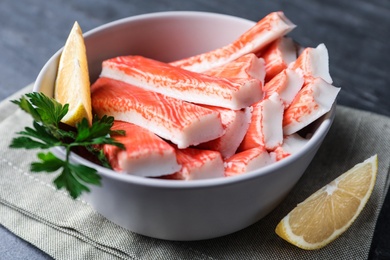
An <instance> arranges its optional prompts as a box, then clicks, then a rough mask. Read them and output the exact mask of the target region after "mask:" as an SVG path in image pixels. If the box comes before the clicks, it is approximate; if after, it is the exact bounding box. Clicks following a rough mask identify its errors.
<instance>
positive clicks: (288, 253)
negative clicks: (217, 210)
mask: <svg viewBox="0 0 390 260" xmlns="http://www.w3.org/2000/svg"><path fill="white" fill-rule="evenodd" d="M30 90H31V86H29V87H26V88H25V89H23V90H22V91H21V92H19V93H17V94H15V95H14V96H13V97H11V98H10V99H16V98H19V97H20V95H21V93H23V92H26V91H30ZM31 121H32V120H31V119H30V117H29V116H28V115H27V114H25V113H24V112H22V111H20V110H19V109H17V107H16V105H14V104H12V103H10V102H9V101H8V100H6V101H3V102H2V103H0V136H1V139H0V223H1V224H2V225H4V226H5V227H6V228H8V229H9V230H10V231H11V232H13V233H14V234H16V235H17V236H19V237H21V238H23V239H25V240H27V241H29V242H30V243H32V244H33V245H35V246H37V247H38V248H40V249H42V250H43V251H45V252H46V253H48V254H49V255H51V256H53V257H54V258H56V259H366V258H367V256H368V253H369V249H370V244H371V240H372V236H373V232H374V227H375V223H376V220H377V217H378V214H379V211H380V208H381V205H382V203H383V199H384V197H385V194H386V191H387V189H388V186H389V180H388V179H389V178H388V177H389V164H390V163H389V161H390V146H389V145H388V144H389V143H390V119H389V118H386V117H383V116H379V115H376V114H372V113H369V112H363V111H359V110H355V109H350V108H346V107H343V106H338V107H337V115H336V118H335V121H334V124H333V126H332V128H331V130H330V132H329V135H328V136H327V137H326V139H325V141H324V143H323V145H322V146H321V148H320V150H319V151H318V153H317V155H316V156H315V158H314V160H313V162H312V163H311V164H310V166H309V168H308V169H307V171H306V172H305V173H304V175H303V176H302V178H301V179H300V181H299V182H298V184H297V185H296V186H295V187H294V189H293V190H292V191H291V193H290V195H289V196H288V197H287V198H286V199H285V200H284V201H283V202H282V204H281V205H280V206H279V207H277V208H276V209H275V210H274V211H273V212H271V213H270V214H269V215H268V216H266V217H265V218H263V219H262V220H260V221H259V222H257V223H256V224H254V225H252V226H250V227H248V228H246V229H244V230H241V231H239V232H236V233H234V234H231V235H228V236H225V237H221V238H216V239H211V240H204V241H196V242H176V241H164V240H158V239H153V238H149V237H145V236H141V235H137V234H134V233H132V232H130V231H127V230H125V229H123V228H121V227H119V226H117V225H115V224H113V223H111V222H109V221H108V220H106V219H105V218H104V217H102V216H101V215H99V214H98V213H96V212H95V211H94V210H93V209H92V208H91V207H90V206H89V205H88V204H87V203H86V202H84V201H82V200H72V199H71V198H70V197H69V196H68V195H67V194H66V193H64V192H61V191H56V190H55V188H54V186H53V185H52V183H51V181H52V178H53V176H51V175H48V174H32V173H31V172H29V170H28V169H29V164H30V163H31V161H33V160H36V152H37V151H36V150H35V151H25V150H19V149H18V150H11V149H9V148H8V146H9V143H10V141H11V139H12V138H13V137H14V136H15V132H17V131H20V130H22V129H23V127H24V126H25V125H27V124H30V123H31ZM375 153H377V154H378V157H379V173H378V178H377V183H376V186H375V189H374V191H373V194H372V196H371V198H370V200H369V201H368V204H367V205H366V207H365V208H364V210H363V212H362V214H361V215H360V216H359V217H358V218H357V220H356V221H355V223H354V224H353V225H352V226H351V227H350V229H349V230H347V231H346V232H345V233H344V234H343V235H342V236H341V237H340V238H338V239H337V240H336V241H334V242H333V243H331V244H330V245H328V246H327V247H325V248H323V249H320V250H316V251H305V250H301V249H299V248H296V247H294V246H292V245H290V244H288V243H287V242H285V241H283V240H282V239H280V238H279V237H278V236H277V235H276V234H275V233H274V229H275V226H276V225H277V223H278V222H279V221H280V220H281V219H282V218H283V216H285V215H286V214H287V213H288V212H289V211H290V210H291V209H292V208H293V207H294V206H295V205H296V204H297V203H299V202H301V201H302V200H304V199H305V198H306V197H308V196H309V195H310V194H311V193H313V192H314V191H316V190H317V189H319V188H320V187H322V186H323V185H325V184H327V183H328V182H330V181H331V180H333V179H334V178H335V177H337V176H338V175H339V174H341V173H342V172H344V171H345V170H347V169H349V168H350V167H352V166H353V165H355V164H356V163H358V162H361V161H363V160H364V159H366V158H368V157H370V156H371V155H373V154H375ZM248 203H251V202H250V201H248Z"/></svg>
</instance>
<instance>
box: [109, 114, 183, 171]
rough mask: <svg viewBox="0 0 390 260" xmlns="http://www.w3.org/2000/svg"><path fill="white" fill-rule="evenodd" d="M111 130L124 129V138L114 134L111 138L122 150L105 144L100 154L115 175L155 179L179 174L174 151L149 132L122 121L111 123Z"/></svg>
mask: <svg viewBox="0 0 390 260" xmlns="http://www.w3.org/2000/svg"><path fill="white" fill-rule="evenodd" d="M112 130H124V131H125V132H126V134H125V135H123V136H122V135H117V134H113V138H114V139H115V140H116V141H118V142H120V143H122V144H123V145H124V146H125V150H123V149H120V148H118V147H116V146H113V145H104V146H103V151H104V154H105V155H106V157H107V159H108V161H109V163H110V164H111V166H112V168H113V169H114V170H116V171H118V172H123V173H126V174H132V175H137V176H142V177H156V176H161V175H166V174H172V173H174V172H176V171H179V170H180V168H181V166H180V165H179V164H178V163H177V160H176V153H175V149H174V148H173V147H172V146H171V145H169V144H168V143H167V142H166V141H164V140H162V139H161V138H159V137H158V136H156V135H155V134H153V133H152V132H150V131H148V130H146V129H144V128H142V127H140V126H137V125H134V124H131V123H127V122H122V121H114V125H113V127H112Z"/></svg>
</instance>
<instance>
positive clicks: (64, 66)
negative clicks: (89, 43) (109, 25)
mask: <svg viewBox="0 0 390 260" xmlns="http://www.w3.org/2000/svg"><path fill="white" fill-rule="evenodd" d="M54 98H55V99H56V100H57V101H58V102H59V103H61V104H63V105H64V104H69V110H68V113H67V114H66V115H65V117H64V118H63V119H62V120H61V121H62V122H63V123H65V124H68V125H71V126H75V125H76V123H78V122H80V121H81V120H82V119H83V118H84V117H85V118H87V119H88V121H89V122H90V123H91V122H92V108H91V90H90V81H89V74H88V63H87V54H86V48H85V43H84V38H83V35H82V31H81V28H80V26H79V24H78V23H77V22H75V23H74V25H73V27H72V30H71V31H70V34H69V36H68V39H67V40H66V43H65V46H64V48H63V51H62V54H61V57H60V61H59V65H58V72H57V78H56V83H55V89H54Z"/></svg>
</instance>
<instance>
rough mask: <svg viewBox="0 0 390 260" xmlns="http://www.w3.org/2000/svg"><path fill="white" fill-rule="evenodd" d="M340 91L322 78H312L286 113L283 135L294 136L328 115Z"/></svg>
mask: <svg viewBox="0 0 390 260" xmlns="http://www.w3.org/2000/svg"><path fill="white" fill-rule="evenodd" d="M308 79H309V78H308ZM339 91H340V88H336V87H334V86H333V85H331V84H329V83H327V82H326V81H325V80H323V79H322V78H310V80H308V81H307V82H306V83H305V85H304V86H303V87H302V89H301V90H300V91H299V92H298V94H297V95H296V96H295V98H294V100H293V101H292V103H291V105H290V106H289V107H288V108H287V109H286V110H285V111H284V115H283V133H284V134H285V135H290V134H293V133H295V132H297V131H299V130H301V129H302V128H304V127H305V126H307V125H309V124H310V123H312V122H313V121H315V120H316V119H318V118H319V117H320V116H322V115H324V114H325V113H327V112H328V111H329V110H330V109H331V108H332V105H333V103H334V102H335V100H336V97H337V95H338V93H339Z"/></svg>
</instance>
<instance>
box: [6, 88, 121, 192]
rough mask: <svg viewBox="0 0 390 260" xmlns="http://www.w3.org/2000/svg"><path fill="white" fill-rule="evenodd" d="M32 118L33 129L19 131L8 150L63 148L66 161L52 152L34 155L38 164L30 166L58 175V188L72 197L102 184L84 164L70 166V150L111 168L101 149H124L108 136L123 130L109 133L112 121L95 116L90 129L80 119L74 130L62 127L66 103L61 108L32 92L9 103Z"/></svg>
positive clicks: (106, 117) (33, 169)
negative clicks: (93, 158)
mask: <svg viewBox="0 0 390 260" xmlns="http://www.w3.org/2000/svg"><path fill="white" fill-rule="evenodd" d="M11 102H13V103H14V104H16V105H18V106H19V107H20V108H21V109H22V110H24V111H25V112H27V113H28V114H30V115H31V116H32V118H33V120H34V121H33V126H32V127H25V128H24V131H21V132H18V133H17V134H18V135H20V136H19V137H15V138H14V139H13V140H12V141H11V144H10V147H11V148H24V149H37V148H38V149H49V148H53V147H63V148H64V149H65V158H63V159H62V158H58V157H56V156H55V155H54V154H53V153H52V152H47V153H43V152H40V153H38V154H37V157H38V159H39V161H38V162H33V163H31V168H30V170H31V171H32V172H47V173H53V172H59V175H58V176H57V177H56V178H55V179H54V181H53V182H54V184H55V186H56V187H57V188H58V189H62V188H64V189H66V190H67V191H68V192H69V194H70V196H71V197H72V198H77V197H79V196H80V195H81V194H82V193H83V192H89V191H90V189H89V188H88V186H87V185H89V184H92V185H101V177H100V175H98V174H97V171H96V169H93V168H90V167H87V166H85V165H79V164H73V163H71V162H70V160H69V157H70V153H71V151H72V149H77V148H83V149H84V150H85V151H88V152H89V153H91V154H92V155H93V156H95V157H96V158H97V159H98V160H99V161H100V162H101V164H102V165H103V166H105V167H110V165H109V163H108V161H107V158H106V157H105V155H104V153H103V151H102V149H100V148H101V146H102V145H104V144H110V145H115V146H118V147H120V148H121V149H124V145H123V144H121V143H119V142H117V141H115V140H114V139H113V138H111V137H110V134H111V133H113V132H115V133H116V134H123V133H124V132H123V131H111V127H112V125H113V123H114V118H113V117H111V116H103V117H102V118H98V117H97V116H95V117H94V119H93V122H92V125H91V126H90V125H89V123H88V120H87V119H85V118H84V119H82V120H81V122H79V123H78V124H77V125H76V128H75V129H70V130H64V129H62V128H61V124H62V123H61V119H62V118H63V117H64V116H65V115H66V113H67V112H68V104H65V105H62V104H60V103H59V102H57V101H56V100H55V99H53V98H49V97H47V96H46V95H44V94H43V93H38V92H33V93H28V94H26V95H25V96H22V97H21V98H20V99H19V100H13V101H11Z"/></svg>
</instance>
